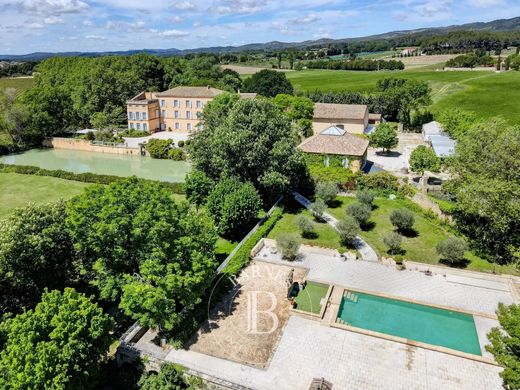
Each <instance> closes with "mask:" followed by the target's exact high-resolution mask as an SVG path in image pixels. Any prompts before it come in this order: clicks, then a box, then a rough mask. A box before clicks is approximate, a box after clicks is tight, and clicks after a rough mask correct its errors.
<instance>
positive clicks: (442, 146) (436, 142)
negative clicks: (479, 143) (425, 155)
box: [422, 121, 457, 157]
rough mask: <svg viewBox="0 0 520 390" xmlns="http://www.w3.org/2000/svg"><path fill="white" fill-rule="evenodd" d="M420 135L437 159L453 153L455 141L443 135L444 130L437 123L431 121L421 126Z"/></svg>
mask: <svg viewBox="0 0 520 390" xmlns="http://www.w3.org/2000/svg"><path fill="white" fill-rule="evenodd" d="M422 134H423V138H424V141H426V142H427V143H428V144H429V145H430V146H431V148H432V149H433V151H434V152H435V154H436V155H437V157H449V156H453V154H454V153H455V146H456V145H457V141H455V140H454V139H453V138H451V137H450V136H449V135H447V134H446V133H444V129H443V128H442V125H441V124H440V123H439V122H436V121H433V122H429V123H426V124H424V125H423V127H422Z"/></svg>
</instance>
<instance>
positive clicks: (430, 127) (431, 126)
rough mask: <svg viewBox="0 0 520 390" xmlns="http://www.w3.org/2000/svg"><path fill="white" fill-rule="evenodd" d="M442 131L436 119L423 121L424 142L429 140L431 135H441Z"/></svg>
mask: <svg viewBox="0 0 520 390" xmlns="http://www.w3.org/2000/svg"><path fill="white" fill-rule="evenodd" d="M443 133H444V130H443V128H442V125H441V124H440V123H439V122H437V121H433V122H429V123H425V124H424V125H423V126H422V134H423V138H424V140H425V141H426V142H428V141H430V137H431V136H432V135H441V134H443Z"/></svg>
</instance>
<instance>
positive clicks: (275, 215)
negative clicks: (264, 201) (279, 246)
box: [223, 207, 283, 276]
mask: <svg viewBox="0 0 520 390" xmlns="http://www.w3.org/2000/svg"><path fill="white" fill-rule="evenodd" d="M282 215H283V209H281V208H279V207H278V208H276V209H275V210H274V211H273V212H272V214H271V216H270V217H269V218H267V219H266V220H265V221H264V223H263V224H261V225H260V227H259V228H258V230H257V231H256V232H254V233H253V234H252V235H251V236H250V237H249V238H248V239H247V240H246V242H244V244H243V245H242V246H241V247H240V248H239V249H238V250H237V251H236V253H235V254H234V256H233V257H232V258H231V260H230V261H229V263H228V265H227V266H226V268H224V271H223V272H224V273H225V274H226V275H229V276H232V275H237V274H238V273H239V272H240V270H241V269H242V268H244V267H245V266H246V265H247V264H248V263H249V260H250V259H251V250H252V249H253V248H254V247H255V245H256V243H257V242H258V241H260V239H262V238H263V237H265V236H267V235H268V234H269V232H270V231H271V230H272V229H273V227H274V225H276V222H278V220H279V219H280V218H282Z"/></svg>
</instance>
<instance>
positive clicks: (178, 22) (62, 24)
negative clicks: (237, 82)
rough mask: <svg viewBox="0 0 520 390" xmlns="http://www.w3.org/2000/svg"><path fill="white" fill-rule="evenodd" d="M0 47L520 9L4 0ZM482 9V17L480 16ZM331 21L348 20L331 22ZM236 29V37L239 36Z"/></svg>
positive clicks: (391, 25) (135, 44) (184, 42)
mask: <svg viewBox="0 0 520 390" xmlns="http://www.w3.org/2000/svg"><path fill="white" fill-rule="evenodd" d="M0 11H1V14H0V31H2V35H3V37H4V39H2V40H1V41H0V54H2V55H24V54H29V53H35V52H50V53H60V52H106V51H128V50H137V51H138V50H146V49H159V50H160V49H173V48H175V49H179V50H186V49H197V48H204V47H214V46H241V45H247V44H257V43H258V44H262V43H267V42H272V41H280V42H303V41H308V40H317V39H322V38H330V39H342V38H356V37H364V36H370V35H376V34H383V33H387V32H391V31H403V30H414V29H421V28H435V27H445V26H451V25H460V24H466V23H475V22H488V21H492V20H496V19H510V18H512V17H514V16H512V15H520V4H516V1H513V0H465V1H460V2H454V1H452V0H440V1H435V0H370V1H362V0H352V1H342V0H314V1H313V0H300V1H293V0H291V1H289V2H285V3H284V4H280V3H278V2H275V1H273V0H209V1H206V0H203V1H199V2H190V1H188V0H181V1H177V2H172V1H168V0H149V1H148V2H146V3H145V4H143V2H142V1H140V0H129V1H124V0H107V1H104V2H103V3H101V2H99V1H97V0H94V1H92V0H84V1H82V0H59V1H56V0H31V1H30V0H7V1H6V0H0ZM482 15H485V17H482ZM331 20H338V21H343V20H346V23H337V25H334V23H331V22H330V21H331ZM238 35H239V36H238Z"/></svg>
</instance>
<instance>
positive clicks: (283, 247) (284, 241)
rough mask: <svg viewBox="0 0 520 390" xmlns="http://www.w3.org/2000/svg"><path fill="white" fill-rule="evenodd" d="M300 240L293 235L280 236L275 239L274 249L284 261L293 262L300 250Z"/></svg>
mask: <svg viewBox="0 0 520 390" xmlns="http://www.w3.org/2000/svg"><path fill="white" fill-rule="evenodd" d="M300 245H301V244H300V240H299V239H298V237H297V236H296V235H294V234H280V235H279V236H278V237H277V238H276V247H277V248H278V250H279V251H280V253H281V254H282V258H283V259H285V260H289V261H293V260H294V259H296V256H297V255H298V251H299V250H300Z"/></svg>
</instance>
